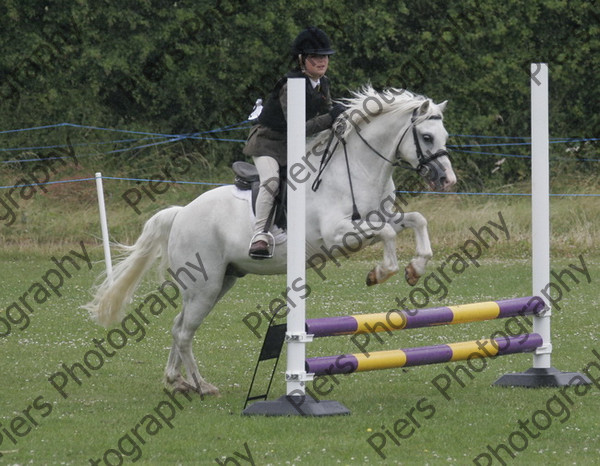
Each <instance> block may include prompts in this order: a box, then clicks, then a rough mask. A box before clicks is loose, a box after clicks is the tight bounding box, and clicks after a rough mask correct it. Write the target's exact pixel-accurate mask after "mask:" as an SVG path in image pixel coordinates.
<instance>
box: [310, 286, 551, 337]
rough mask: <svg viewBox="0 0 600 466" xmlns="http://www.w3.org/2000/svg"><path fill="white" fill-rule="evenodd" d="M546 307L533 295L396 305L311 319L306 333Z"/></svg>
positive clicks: (398, 326) (458, 320) (474, 318)
mask: <svg viewBox="0 0 600 466" xmlns="http://www.w3.org/2000/svg"><path fill="white" fill-rule="evenodd" d="M544 307H545V303H544V301H543V300H542V299H541V298H539V297H535V296H533V297H525V298H514V299H505V300H500V301H487V302H483V303H473V304H463V305H458V306H447V307H434V308H428V309H414V310H408V311H401V310H398V309H393V310H391V311H388V312H380V313H376V314H363V315H355V316H341V317H323V318H320V319H307V320H306V333H307V334H309V335H313V336H314V337H330V336H336V335H353V334H357V333H375V332H389V331H393V330H402V329H408V328H420V327H432V326H437V325H450V324H464V323H467V322H479V321H484V320H492V319H504V318H507V317H516V316H524V315H537V314H539V313H540V312H542V311H543V310H544Z"/></svg>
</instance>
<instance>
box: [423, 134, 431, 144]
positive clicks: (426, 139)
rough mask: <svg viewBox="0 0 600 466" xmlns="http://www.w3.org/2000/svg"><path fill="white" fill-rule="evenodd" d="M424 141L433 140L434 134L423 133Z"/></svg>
mask: <svg viewBox="0 0 600 466" xmlns="http://www.w3.org/2000/svg"><path fill="white" fill-rule="evenodd" d="M423 141H425V142H432V141H433V136H432V135H431V134H424V135H423Z"/></svg>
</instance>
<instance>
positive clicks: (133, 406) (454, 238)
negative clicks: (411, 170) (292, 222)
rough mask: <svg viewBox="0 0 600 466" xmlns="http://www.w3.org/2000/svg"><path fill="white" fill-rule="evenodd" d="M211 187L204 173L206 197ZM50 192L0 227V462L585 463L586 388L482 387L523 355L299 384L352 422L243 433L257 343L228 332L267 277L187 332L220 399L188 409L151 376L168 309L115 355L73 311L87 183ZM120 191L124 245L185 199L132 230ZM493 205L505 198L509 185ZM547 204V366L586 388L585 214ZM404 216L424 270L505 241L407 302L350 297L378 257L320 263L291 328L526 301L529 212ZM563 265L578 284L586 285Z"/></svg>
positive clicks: (415, 333)
mask: <svg viewBox="0 0 600 466" xmlns="http://www.w3.org/2000/svg"><path fill="white" fill-rule="evenodd" d="M89 175H90V173H87V172H86V173H71V174H70V176H73V177H85V176H89ZM224 178H226V177H225V176H223V175H219V176H217V177H215V181H224ZM571 181H576V182H577V183H578V182H579V181H581V183H580V184H577V183H573V182H571V183H570V182H566V181H565V182H564V183H563V184H562V185H559V186H555V187H554V188H553V190H554V191H555V192H573V191H576V192H595V189H596V188H595V186H597V183H596V182H595V181H594V182H593V183H592V182H590V183H589V184H585V183H584V182H583V181H582V180H580V179H577V180H573V179H571ZM65 186H67V185H56V186H55V187H54V188H52V189H49V192H48V193H44V194H41V193H38V194H36V195H35V196H33V197H32V198H31V199H28V200H21V201H19V203H20V205H19V211H18V216H17V219H16V221H15V222H14V224H12V225H8V226H7V225H2V227H1V230H0V236H1V239H2V241H3V244H4V248H3V250H2V251H1V252H0V273H1V276H2V280H1V281H0V305H1V306H0V310H1V311H2V312H1V313H0V352H1V354H2V371H1V376H0V454H1V455H2V456H1V457H0V464H11V465H12V464H90V460H91V464H121V462H122V463H123V464H128V463H132V462H135V463H137V464H216V463H219V462H220V463H221V464H231V465H233V464H257V465H264V464H274V465H275V464H277V465H279V464H310V465H313V464H314V465H317V464H319V465H320V464H352V465H354V464H365V463H374V464H380V463H381V464H409V465H412V464H415V465H420V464H431V465H436V464H447V463H455V464H473V462H474V460H475V459H476V458H478V464H494V465H496V464H504V462H505V463H507V464H528V465H529V464H584V465H587V464H597V462H598V459H597V458H598V455H599V454H600V433H598V429H597V423H598V416H599V415H600V408H599V405H600V387H598V386H594V385H592V386H588V387H580V388H575V387H569V388H567V389H540V390H526V389H505V388H497V387H491V386H490V385H491V383H493V381H494V380H496V379H497V378H498V377H499V376H500V375H502V374H504V373H507V372H512V371H521V370H525V369H527V368H529V367H531V363H532V356H531V355H527V354H526V355H512V356H506V357H502V358H495V359H489V360H484V361H485V362H484V363H481V364H480V365H476V364H474V363H473V364H472V365H471V366H469V365H466V363H460V362H458V363H450V364H447V365H446V364H442V365H431V366H424V367H417V368H410V369H407V370H400V369H395V370H388V371H378V372H371V373H362V374H354V375H351V376H336V377H335V378H334V379H327V380H326V384H324V385H322V386H321V385H319V386H317V385H314V384H313V385H311V384H309V387H308V388H309V391H312V393H313V394H316V395H317V398H319V399H334V400H337V401H339V402H341V403H343V404H344V405H345V406H346V407H348V408H349V409H350V410H351V411H352V415H351V416H347V417H335V418H319V419H306V418H270V419H265V418H248V417H242V416H241V415H240V414H241V411H242V408H243V404H244V400H245V396H246V393H247V390H248V386H249V383H250V379H251V376H252V371H253V369H254V365H255V362H256V358H257V356H258V352H259V350H260V347H261V343H262V342H261V341H260V340H259V339H258V338H257V337H256V336H255V335H254V334H253V333H252V332H251V331H250V330H249V329H248V327H247V326H246V325H244V323H243V318H244V317H245V316H246V315H247V314H248V313H249V312H253V311H255V310H256V309H257V306H261V307H262V308H266V307H268V303H269V302H271V300H273V299H275V298H277V297H279V296H280V295H281V293H282V292H283V291H284V289H285V277H270V278H268V277H258V276H248V277H245V278H243V279H241V280H239V282H238V284H237V285H236V287H234V288H233V290H232V291H231V292H230V293H229V294H228V295H227V296H226V297H225V298H224V299H223V300H222V301H221V303H219V305H218V306H217V307H216V308H215V310H214V311H213V313H212V314H211V315H210V316H209V317H208V318H207V320H206V321H205V323H204V324H203V326H202V327H201V328H200V331H199V332H198V334H197V336H196V340H195V346H194V349H195V354H196V356H197V358H198V361H199V365H200V370H201V372H202V374H203V375H204V376H205V377H206V378H207V379H208V380H209V381H210V382H212V383H213V384H215V385H217V386H218V387H219V388H220V390H221V394H222V396H221V397H219V398H205V399H202V398H201V397H200V396H194V397H190V399H187V398H186V397H184V396H183V395H182V394H176V395H173V394H169V393H167V392H165V391H164V390H163V386H162V375H163V370H164V366H165V364H166V359H167V355H168V351H169V348H170V344H171V338H170V327H171V322H172V320H173V318H174V316H175V315H176V312H177V311H176V310H175V309H174V307H172V306H170V305H166V306H165V307H164V309H163V308H160V309H155V314H156V315H152V314H148V313H147V315H148V318H147V319H146V320H147V322H144V323H139V322H138V324H137V326H134V327H128V329H129V330H128V331H129V333H128V334H127V335H128V336H127V337H126V340H124V341H116V343H117V344H118V345H119V346H121V347H120V348H119V349H118V350H109V348H108V347H106V346H104V345H105V344H106V342H105V339H106V338H107V337H108V335H109V333H108V332H107V330H105V329H103V328H101V327H99V326H97V325H96V324H94V323H93V322H92V321H91V320H90V319H89V318H88V316H87V313H86V311H84V310H82V309H81V308H80V306H81V305H82V304H84V303H85V302H87V301H88V300H89V299H90V288H91V287H92V285H93V283H94V281H95V280H96V278H97V276H98V275H99V274H100V273H101V272H102V271H103V270H104V264H103V263H102V251H101V248H100V246H99V242H98V240H97V237H98V236H99V226H98V220H97V208H96V204H95V202H96V197H95V187H94V186H93V183H92V182H81V183H74V184H71V185H68V188H66V187H65ZM133 186H134V187H135V186H138V185H133ZM131 187H132V184H131V183H130V184H127V183H123V182H116V181H113V182H107V183H106V188H105V189H106V192H107V195H106V197H107V203H108V218H109V227H110V231H111V235H112V238H113V239H115V240H118V241H121V242H124V243H130V242H131V241H133V240H134V239H135V238H136V237H137V235H138V234H139V231H140V229H141V225H142V223H143V221H144V220H145V219H147V218H148V217H149V216H150V215H151V213H152V212H154V211H156V210H157V209H159V208H161V207H165V206H167V205H171V204H174V203H180V204H181V203H185V202H187V201H188V200H190V199H191V198H193V197H194V196H195V195H196V194H197V193H198V192H199V191H200V190H201V188H198V187H196V186H193V187H189V186H171V187H170V189H169V191H168V193H167V194H165V195H160V196H159V195H157V196H156V199H155V200H151V199H149V198H145V199H144V200H143V201H141V202H140V204H139V208H140V211H141V214H140V215H138V214H137V213H135V212H134V211H133V209H132V208H131V207H130V206H128V205H127V204H126V203H125V202H124V200H123V197H122V196H123V193H124V192H125V191H126V190H127V189H130V188H131ZM138 187H139V186H138ZM202 189H204V188H202ZM506 190H507V191H510V190H512V191H517V192H523V191H526V186H512V187H506ZM0 194H2V193H0ZM551 205H552V228H553V229H552V268H553V270H554V271H555V272H557V273H560V272H562V271H563V270H565V269H569V270H570V271H571V272H572V276H571V277H570V276H567V275H563V276H562V277H563V280H564V281H565V284H564V285H561V292H562V295H563V296H562V299H561V301H560V302H559V303H558V306H556V307H555V309H554V312H553V320H552V325H553V347H554V353H553V365H554V366H556V367H557V368H559V369H561V370H569V371H582V370H584V369H585V368H586V367H587V366H588V365H589V364H590V363H591V362H595V363H597V364H598V366H597V367H596V366H590V367H589V372H590V375H592V376H594V377H597V378H600V356H598V355H600V342H599V341H598V335H599V333H600V324H598V319H597V318H596V316H595V312H596V310H597V308H598V305H599V301H600V298H599V296H598V293H597V280H598V276H599V272H600V255H599V254H598V249H597V246H596V245H597V244H598V241H599V239H600V238H599V237H598V235H599V233H598V229H597V225H598V224H599V223H600V209H599V208H598V203H597V201H596V200H594V199H593V198H553V199H552V202H551ZM408 208H409V209H410V210H419V211H421V212H422V213H424V214H425V215H426V216H427V218H428V219H429V225H430V234H431V238H432V243H433V247H434V250H435V253H436V255H435V258H434V260H433V261H432V263H431V264H430V267H429V273H435V271H436V269H437V268H438V267H440V266H441V264H442V263H443V262H444V260H445V259H446V258H448V257H449V255H451V254H452V253H455V252H457V251H459V250H460V247H461V246H463V245H464V244H465V241H466V240H467V239H471V238H473V233H472V232H471V230H470V228H471V227H472V228H474V229H479V228H480V227H482V226H483V225H485V224H486V222H488V221H495V222H498V219H499V215H502V217H503V218H504V219H505V220H506V223H507V226H508V229H509V231H510V237H509V238H507V237H506V236H503V235H499V237H498V239H497V240H493V241H492V240H490V244H489V247H488V248H483V250H482V255H481V259H480V265H479V266H478V267H476V266H475V265H474V264H472V263H471V264H470V266H469V267H466V268H464V270H461V271H460V272H456V273H454V274H452V275H451V276H450V278H451V279H452V280H451V283H445V285H444V286H443V287H442V286H441V285H440V284H439V283H438V282H437V281H435V280H434V279H433V278H432V279H430V281H429V282H428V283H429V285H428V286H429V288H427V287H425V284H422V285H420V286H422V287H425V289H426V290H427V291H428V292H427V293H426V294H424V293H421V294H418V293H416V292H414V291H413V290H414V289H411V288H410V287H408V286H407V285H406V284H405V283H404V282H403V280H402V279H401V277H400V276H399V277H394V278H392V279H391V280H390V281H389V282H387V283H385V284H383V285H380V286H377V287H373V288H366V287H365V286H364V279H365V275H366V273H367V271H368V270H370V268H371V267H372V266H373V265H374V263H375V261H377V260H378V259H379V258H380V257H381V250H380V249H379V248H378V247H374V248H372V249H368V250H365V251H364V252H361V253H359V254H358V255H356V256H354V257H353V258H352V259H350V260H347V261H343V264H342V266H341V267H339V268H338V267H335V266H333V265H332V266H328V267H327V268H326V269H325V271H324V273H325V275H326V280H323V279H322V278H321V277H319V276H318V275H317V274H316V273H314V272H309V275H308V280H309V285H310V286H311V290H312V292H311V295H310V297H309V298H308V310H307V314H308V317H321V316H335V315H348V314H352V313H370V312H382V311H387V310H389V309H392V308H395V307H396V300H397V299H403V298H406V299H409V300H410V298H411V296H412V297H413V299H414V300H418V299H421V300H424V299H425V296H427V301H428V302H427V303H425V302H423V304H426V305H428V306H438V305H449V304H460V303H469V302H477V301H482V300H490V299H502V298H510V297H517V296H526V295H529V294H531V278H530V277H531V268H530V239H529V235H530V215H531V214H530V206H529V199H528V198H521V197H509V198H481V197H454V196H422V197H415V198H413V199H410V206H409V207H408ZM82 241H83V243H81V242H82ZM82 244H83V246H82ZM412 248H413V240H412V235H411V234H410V233H407V234H403V235H401V236H400V238H399V242H398V255H399V257H400V260H401V262H402V263H406V262H407V261H408V260H409V258H410V257H411V255H412ZM88 255H89V257H88ZM65 256H69V257H70V258H71V259H72V261H70V260H66V261H64V262H62V267H64V270H63V269H61V268H60V267H59V265H58V264H57V261H58V262H59V263H61V261H63V257H65ZM88 260H89V261H90V262H89V264H88V262H87V261H88ZM570 266H575V267H577V268H579V269H583V268H585V269H586V274H584V273H582V272H577V271H576V269H575V268H573V267H570ZM51 270H54V271H56V273H52V272H51ZM59 276H60V277H59ZM149 278H150V279H148V280H146V281H145V282H144V283H143V285H142V288H141V289H140V290H139V292H138V293H137V298H136V301H135V302H134V303H132V305H131V306H130V309H131V310H133V309H134V308H136V307H137V306H139V305H140V304H141V303H142V302H143V300H144V297H145V296H149V295H150V294H152V293H153V292H155V291H156V289H157V287H158V286H159V285H160V281H159V280H158V279H155V280H152V279H151V278H152V277H149ZM438 278H439V277H438ZM61 280H62V283H61ZM51 286H52V287H54V290H52V288H51ZM567 288H568V290H567ZM411 293H412V294H411ZM25 303H27V305H29V309H27V306H26V304H25ZM20 310H21V311H22V312H21V311H20ZM146 312H147V311H146ZM10 321H12V323H11V322H10ZM505 325H506V324H505V322H503V321H500V320H499V321H491V322H482V323H475V324H468V325H461V326H446V327H438V328H429V329H413V330H408V331H405V332H397V333H396V334H394V335H393V336H387V335H383V336H382V338H383V339H384V340H385V342H384V344H379V343H377V342H376V341H375V340H373V341H372V346H369V349H371V350H373V351H376V350H386V349H396V348H406V347H413V346H425V345H434V344H443V343H451V342H457V341H467V340H477V339H480V338H487V337H489V336H490V335H492V334H493V333H494V332H497V331H506V332H512V331H513V330H515V329H513V328H511V329H508V328H506V327H505ZM263 330H264V327H261V329H260V331H261V332H262V331H263ZM519 333H520V332H519ZM1 335H4V336H1ZM103 342H104V343H103ZM594 351H595V352H596V353H594ZM344 352H358V351H357V348H356V347H355V346H354V345H353V344H352V343H351V341H350V339H349V338H347V337H339V338H330V339H321V340H318V341H317V342H315V343H314V344H311V345H309V347H308V355H309V356H319V355H335V354H341V353H344ZM283 360H284V359H283ZM482 361H483V360H482ZM283 370H284V364H283V363H281V364H280V367H279V370H278V372H277V375H276V378H275V382H274V385H273V387H272V390H271V398H274V397H277V396H279V395H282V394H283V393H284V391H285V384H284V381H283ZM443 383H447V384H448V388H447V390H445V391H444V390H442V389H441V388H440V385H441V384H443ZM442 392H443V393H442ZM488 446H489V447H488ZM376 450H377V451H376ZM492 450H495V451H496V452H497V453H496V455H498V458H496V456H495V454H494V453H492ZM513 455H514V458H512V456H513ZM96 460H97V461H98V462H96ZM476 464H477V463H476Z"/></svg>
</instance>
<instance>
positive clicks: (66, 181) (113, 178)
mask: <svg viewBox="0 0 600 466" xmlns="http://www.w3.org/2000/svg"><path fill="white" fill-rule="evenodd" d="M101 178H102V179H103V180H115V181H135V182H148V183H170V184H184V185H185V184H189V185H197V186H227V185H230V184H232V183H212V182H207V181H178V180H153V179H145V178H122V177H116V176H102V177H101ZM94 180H96V178H95V177H91V178H79V179H76V180H60V181H48V182H46V183H29V184H17V185H10V186H0V189H18V188H28V187H34V186H45V185H53V184H64V183H78V182H81V181H94ZM396 193H397V194H443V195H446V196H451V195H455V196H456V195H462V196H518V197H519V196H520V197H522V196H531V193H493V192H460V191H458V192H443V191H403V190H396ZM550 196H552V197H600V194H585V193H551V194H550Z"/></svg>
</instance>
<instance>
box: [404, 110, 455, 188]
mask: <svg viewBox="0 0 600 466" xmlns="http://www.w3.org/2000/svg"><path fill="white" fill-rule="evenodd" d="M447 103H448V101H444V102H442V103H440V104H435V103H433V101H432V100H430V99H424V100H423V101H422V103H421V104H420V105H418V106H417V107H415V108H414V109H413V110H412V115H411V118H410V123H409V124H408V126H407V127H406V129H405V130H404V133H403V134H402V136H401V138H400V140H399V142H398V145H397V154H396V157H398V158H400V159H401V160H404V161H405V162H407V163H408V164H409V165H410V166H411V167H412V168H413V169H414V170H415V171H416V172H417V173H419V174H420V175H421V176H422V177H423V178H425V179H426V180H427V182H428V184H429V186H430V188H431V189H432V190H438V191H439V190H441V191H449V190H450V188H451V187H452V186H454V184H456V175H455V174H454V170H453V169H452V164H451V163H450V158H449V156H448V151H447V150H446V142H447V140H448V132H447V131H446V129H445V128H444V120H443V111H444V109H445V108H446V105H447ZM405 136H409V137H405ZM411 139H412V141H411Z"/></svg>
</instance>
